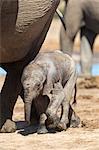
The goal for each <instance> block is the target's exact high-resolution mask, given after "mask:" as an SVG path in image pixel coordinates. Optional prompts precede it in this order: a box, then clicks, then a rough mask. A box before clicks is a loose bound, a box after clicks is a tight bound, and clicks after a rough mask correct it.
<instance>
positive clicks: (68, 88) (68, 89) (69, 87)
mask: <svg viewBox="0 0 99 150" xmlns="http://www.w3.org/2000/svg"><path fill="white" fill-rule="evenodd" d="M76 79H77V74H76V71H75V70H74V71H73V72H72V74H71V76H70V78H69V80H68V82H67V83H66V85H65V86H64V93H65V99H64V101H63V102H62V107H63V114H62V117H61V120H60V122H59V124H58V128H59V129H61V130H62V129H66V128H67V126H68V124H69V109H70V101H71V99H72V95H73V91H74V88H75V84H76ZM64 123H65V124H64Z"/></svg>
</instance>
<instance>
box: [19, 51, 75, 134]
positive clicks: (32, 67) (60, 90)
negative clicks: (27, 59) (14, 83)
mask: <svg viewBox="0 0 99 150" xmlns="http://www.w3.org/2000/svg"><path fill="white" fill-rule="evenodd" d="M76 79H77V73H76V68H75V63H74V61H73V60H72V58H71V57H70V56H68V55H66V54H63V53H62V52H61V51H54V52H44V53H39V54H38V55H37V57H36V58H35V59H34V60H33V61H32V62H31V63H30V64H29V65H28V66H27V67H26V68H25V69H24V71H23V75H22V84H23V88H24V100H25V117H26V121H28V122H30V116H31V105H32V103H34V105H35V106H36V109H37V112H39V116H40V118H39V119H40V122H39V124H40V125H39V129H38V133H46V132H47V129H46V126H45V120H46V119H47V120H49V122H51V123H53V124H54V126H56V127H57V128H59V129H62V130H63V129H64V130H66V128H67V125H68V123H69V113H70V109H72V108H71V106H70V102H71V100H72V97H73V102H75V96H76V92H75V85H76ZM40 103H42V104H43V105H40ZM60 106H62V111H61V115H60V117H58V116H57V111H58V110H59V107H60Z"/></svg>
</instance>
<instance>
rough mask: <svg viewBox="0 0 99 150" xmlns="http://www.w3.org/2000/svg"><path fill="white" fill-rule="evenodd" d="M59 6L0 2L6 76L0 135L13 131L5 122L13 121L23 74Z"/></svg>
mask: <svg viewBox="0 0 99 150" xmlns="http://www.w3.org/2000/svg"><path fill="white" fill-rule="evenodd" d="M58 4H59V0H27V1H26V0H2V1H1V0H0V63H1V67H2V68H3V69H5V70H6V72H7V75H6V79H5V82H4V85H3V88H2V91H1V96H0V128H1V131H2V132H13V131H14V130H13V128H14V127H15V125H14V126H13V123H12V124H11V123H10V126H9V125H7V124H8V122H9V121H6V120H7V119H10V120H12V114H13V108H14V105H15V103H16V100H17V97H18V95H20V96H22V97H23V90H22V84H21V75H22V71H23V69H24V67H25V66H26V65H27V64H28V63H29V62H30V61H32V60H33V59H34V58H35V56H36V55H37V53H38V52H39V50H40V48H41V46H42V43H43V42H44V39H45V37H46V34H47V31H48V29H49V27H50V24H51V21H52V18H53V15H54V13H55V10H56V8H57V6H58ZM11 125H12V127H11ZM2 126H3V128H2Z"/></svg>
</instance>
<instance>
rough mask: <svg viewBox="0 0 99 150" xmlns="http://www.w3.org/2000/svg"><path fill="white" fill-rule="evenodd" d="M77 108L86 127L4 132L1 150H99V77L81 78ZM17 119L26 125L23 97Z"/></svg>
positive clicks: (19, 100)
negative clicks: (37, 131) (51, 131)
mask: <svg viewBox="0 0 99 150" xmlns="http://www.w3.org/2000/svg"><path fill="white" fill-rule="evenodd" d="M3 80H4V77H0V86H2V83H3ZM93 80H94V81H93ZM92 82H93V85H94V86H92ZM74 109H75V111H76V113H77V114H78V115H79V116H80V118H81V120H82V121H83V127H79V128H69V129H68V130H67V131H62V132H58V133H48V134H45V135H37V133H32V134H29V135H27V136H24V135H23V134H21V133H19V130H18V131H17V132H15V133H10V134H8V133H6V134H5V133H3V134H2V133H1V134H0V150H18V149H20V150H27V149H28V150H41V149H42V150H52V149H53V150H99V77H94V79H93V78H90V79H89V78H86V79H84V78H78V92H77V105H76V106H75V108H74ZM13 119H14V120H15V121H16V122H17V124H18V128H19V129H21V128H22V127H23V126H24V125H25V124H24V104H23V102H22V100H21V98H20V97H19V98H18V100H17V103H16V106H15V109H14V115H13ZM23 133H24V132H23ZM30 133H31V132H30Z"/></svg>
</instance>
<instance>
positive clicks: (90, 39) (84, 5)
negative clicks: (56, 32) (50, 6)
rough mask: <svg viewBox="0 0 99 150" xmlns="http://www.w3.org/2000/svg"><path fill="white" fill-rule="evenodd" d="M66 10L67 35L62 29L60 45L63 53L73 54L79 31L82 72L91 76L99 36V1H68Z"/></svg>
mask: <svg viewBox="0 0 99 150" xmlns="http://www.w3.org/2000/svg"><path fill="white" fill-rule="evenodd" d="M66 2H67V5H65V10H64V20H65V24H66V33H65V31H64V29H63V27H62V28H61V33H60V44H61V49H62V50H63V52H68V53H69V54H71V53H72V51H71V50H72V49H73V43H74V39H75V36H76V34H77V32H78V31H79V29H80V30H81V32H80V36H81V37H80V38H81V46H80V47H81V48H80V49H81V71H82V74H83V75H91V71H92V57H93V44H94V41H95V38H96V36H97V34H99V1H98V0H95V1H93V0H80V1H79V0H67V1H66Z"/></svg>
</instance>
